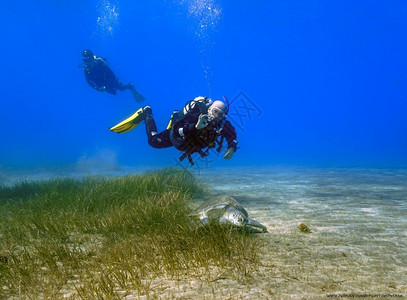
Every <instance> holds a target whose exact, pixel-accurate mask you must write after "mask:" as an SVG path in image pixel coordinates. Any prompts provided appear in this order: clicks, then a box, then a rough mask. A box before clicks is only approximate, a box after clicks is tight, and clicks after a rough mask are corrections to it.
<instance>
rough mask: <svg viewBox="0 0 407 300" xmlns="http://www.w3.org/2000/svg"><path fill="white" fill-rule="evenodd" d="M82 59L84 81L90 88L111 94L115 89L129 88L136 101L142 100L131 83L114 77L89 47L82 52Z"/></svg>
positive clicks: (101, 59) (142, 97)
mask: <svg viewBox="0 0 407 300" xmlns="http://www.w3.org/2000/svg"><path fill="white" fill-rule="evenodd" d="M82 59H83V62H84V64H83V69H84V72H85V78H86V81H87V82H88V84H89V85H90V86H91V87H92V88H94V89H95V90H97V91H99V92H107V93H109V94H112V95H116V90H119V91H124V90H130V91H131V93H132V94H133V97H134V99H135V100H136V101H137V102H143V101H144V96H143V95H141V94H140V93H139V92H138V91H137V90H136V88H135V87H134V85H133V84H132V83H127V84H124V83H123V82H121V81H120V80H119V78H117V77H116V75H115V74H114V73H113V71H112V70H111V69H110V68H109V66H108V65H107V63H106V60H105V59H103V58H101V57H97V56H95V55H94V54H93V52H92V51H91V50H89V49H86V50H84V51H83V52H82Z"/></svg>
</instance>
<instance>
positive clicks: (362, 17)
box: [0, 0, 407, 171]
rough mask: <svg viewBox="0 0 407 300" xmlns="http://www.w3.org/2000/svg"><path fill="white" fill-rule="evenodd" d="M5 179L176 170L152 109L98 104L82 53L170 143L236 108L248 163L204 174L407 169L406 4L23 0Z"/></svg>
mask: <svg viewBox="0 0 407 300" xmlns="http://www.w3.org/2000/svg"><path fill="white" fill-rule="evenodd" d="M0 8H1V9H0V28H1V29H0V32H1V45H2V47H1V48H0V52H1V57H2V67H1V70H0V76H1V83H2V84H1V85H0V95H1V104H2V107H1V110H0V124H1V130H0V141H1V146H0V168H1V169H3V170H8V171H13V170H16V169H26V170H35V169H42V168H44V169H47V168H55V169H63V168H64V167H69V168H75V167H77V168H79V169H83V168H95V167H96V168H101V169H109V170H116V169H120V168H121V167H124V166H132V167H137V166H140V167H145V166H155V167H163V166H175V165H179V163H178V162H177V158H178V156H179V155H180V153H179V152H178V151H176V150H175V149H163V150H157V149H152V148H151V147H150V146H149V145H148V144H147V140H146V136H145V132H144V125H141V126H140V127H139V128H137V129H135V130H133V131H132V132H130V133H127V134H123V135H118V134H115V133H112V132H110V131H109V130H108V128H109V127H111V126H113V125H115V124H116V123H118V122H119V121H121V120H123V119H124V118H126V117H128V116H129V115H131V114H132V113H133V112H134V111H136V110H137V109H138V108H139V104H137V103H136V102H135V101H134V100H133V98H132V96H131V93H130V92H129V91H124V92H118V94H117V95H116V96H113V95H109V94H106V93H98V92H97V91H95V90H93V89H91V88H90V87H89V86H88V85H87V83H86V82H85V79H84V75H83V70H82V69H80V68H78V65H79V64H80V63H81V52H82V50H84V49H86V48H90V49H92V50H93V51H94V53H95V54H96V55H98V56H102V57H105V58H107V60H108V61H109V63H110V66H111V67H112V69H113V70H114V72H115V73H116V75H117V76H118V77H119V78H120V79H121V80H122V81H125V82H132V83H134V84H135V86H136V88H137V89H138V90H139V91H140V92H141V93H142V94H143V95H145V97H146V101H145V104H148V105H150V106H151V107H152V108H153V111H154V115H155V118H156V121H157V125H158V127H159V129H164V128H165V126H166V124H167V123H168V119H169V117H170V113H171V111H172V110H173V109H179V108H181V107H182V106H183V105H184V104H185V102H186V101H187V100H189V99H192V98H194V97H196V96H200V95H203V96H209V97H212V98H213V99H221V98H222V96H227V97H228V98H229V101H230V102H231V113H230V114H229V119H230V120H231V121H232V123H233V124H234V125H235V127H236V129H237V133H238V140H239V146H240V149H239V150H238V152H236V154H235V156H234V157H233V159H232V160H231V161H227V162H226V161H223V159H222V158H219V157H218V156H217V155H216V153H212V154H211V156H210V159H208V160H206V161H200V162H199V163H200V166H199V168H203V167H204V168H207V169H211V168H213V167H214V166H216V167H231V166H260V165H289V166H290V165H291V166H292V165H294V166H295V165H301V166H324V167H325V166H328V167H375V168H376V167H378V168H383V167H384V168H405V167H407V133H406V132H407V131H406V130H407V118H406V112H407V104H406V102H407V101H406V98H407V88H406V81H407V71H406V70H407V57H406V53H407V51H406V50H407V40H406V39H405V37H406V33H407V18H406V14H407V4H406V3H405V2H403V1H380V0H371V1H347V0H346V1H343V0H334V1H300V0H297V1H265V0H260V1H256V2H255V3H254V2H253V1H243V0H237V1H220V0H189V1H187V0H157V1H130V0H120V1H119V0H86V1H79V0H72V1H62V0H61V1H51V0H38V1H28V0H14V1H3V2H2V3H1V5H0Z"/></svg>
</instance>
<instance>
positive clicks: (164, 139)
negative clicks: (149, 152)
mask: <svg viewBox="0 0 407 300" xmlns="http://www.w3.org/2000/svg"><path fill="white" fill-rule="evenodd" d="M144 113H145V121H146V132H147V138H148V144H149V145H150V146H151V147H154V148H167V147H171V146H172V143H171V140H170V131H169V130H164V131H163V132H160V133H157V125H156V124H155V120H154V118H153V112H152V110H151V108H150V107H149V106H146V107H145V108H144Z"/></svg>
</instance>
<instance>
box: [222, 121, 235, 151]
mask: <svg viewBox="0 0 407 300" xmlns="http://www.w3.org/2000/svg"><path fill="white" fill-rule="evenodd" d="M222 135H223V136H224V137H225V139H226V142H227V144H228V149H229V148H233V150H234V151H236V150H237V134H236V130H235V128H234V127H233V125H232V124H231V123H230V122H229V121H228V120H226V121H225V125H224V127H223V130H222Z"/></svg>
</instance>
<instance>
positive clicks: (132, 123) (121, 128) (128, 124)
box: [109, 107, 145, 133]
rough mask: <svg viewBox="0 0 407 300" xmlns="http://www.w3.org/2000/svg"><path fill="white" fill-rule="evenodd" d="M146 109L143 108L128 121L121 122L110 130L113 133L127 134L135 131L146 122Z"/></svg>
mask: <svg viewBox="0 0 407 300" xmlns="http://www.w3.org/2000/svg"><path fill="white" fill-rule="evenodd" d="M144 117H145V115H144V108H143V107H141V108H140V109H139V110H138V111H136V112H135V113H134V114H132V115H131V116H130V117H128V118H127V119H126V120H124V121H122V122H120V123H119V124H117V125H115V126H113V127H111V128H109V129H110V130H111V131H113V132H117V133H126V132H129V131H130V130H133V129H134V128H136V127H137V126H138V124H140V123H141V121H143V120H144Z"/></svg>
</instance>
